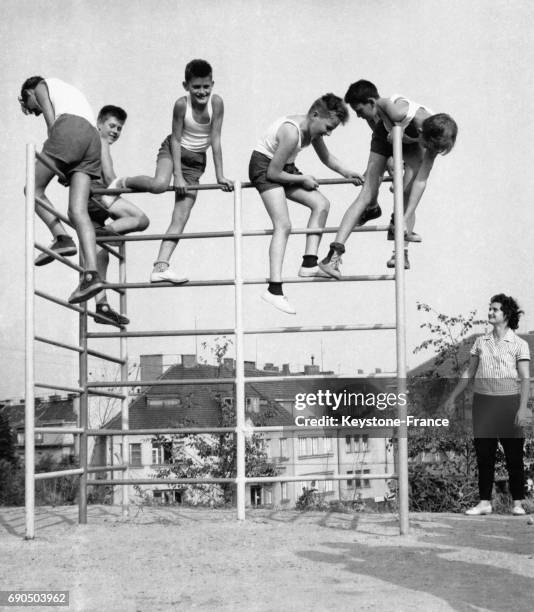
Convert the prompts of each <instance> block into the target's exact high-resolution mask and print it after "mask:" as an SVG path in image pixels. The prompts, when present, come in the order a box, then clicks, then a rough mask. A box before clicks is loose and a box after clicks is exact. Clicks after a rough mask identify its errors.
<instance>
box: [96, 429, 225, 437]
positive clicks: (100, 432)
mask: <svg viewBox="0 0 534 612" xmlns="http://www.w3.org/2000/svg"><path fill="white" fill-rule="evenodd" d="M235 432H236V428H235V427H167V428H164V429H161V428H160V429H126V430H125V429H89V430H87V435H89V436H156V435H158V434H165V435H170V434H185V435H189V434H210V433H216V434H222V433H235Z"/></svg>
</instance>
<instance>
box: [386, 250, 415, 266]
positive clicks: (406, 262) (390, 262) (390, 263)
mask: <svg viewBox="0 0 534 612" xmlns="http://www.w3.org/2000/svg"><path fill="white" fill-rule="evenodd" d="M386 266H387V267H388V268H394V267H395V253H393V255H392V256H391V257H390V258H389V259H388V261H387V263H386ZM404 269H405V270H409V269H410V260H409V259H408V253H407V252H406V251H405V252H404Z"/></svg>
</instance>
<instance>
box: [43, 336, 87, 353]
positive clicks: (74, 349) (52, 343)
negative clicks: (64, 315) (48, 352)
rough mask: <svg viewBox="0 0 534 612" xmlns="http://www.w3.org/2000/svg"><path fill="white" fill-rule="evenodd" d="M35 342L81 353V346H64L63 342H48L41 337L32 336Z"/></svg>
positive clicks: (48, 340) (47, 339)
mask: <svg viewBox="0 0 534 612" xmlns="http://www.w3.org/2000/svg"><path fill="white" fill-rule="evenodd" d="M34 339H35V341H36V342H43V343H44V344H51V345H52V346H59V347H60V348H64V349H67V350H69V351H74V352H76V353H83V348H82V347H81V346H74V345H72V344H65V343H64V342H58V341H57V340H50V339H49V338H43V337H42V336H34Z"/></svg>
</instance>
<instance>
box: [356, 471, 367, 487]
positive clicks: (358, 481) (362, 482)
mask: <svg viewBox="0 0 534 612" xmlns="http://www.w3.org/2000/svg"><path fill="white" fill-rule="evenodd" d="M370 473H371V470H358V471H357V472H356V474H370ZM356 486H357V487H358V489H369V488H370V487H371V481H370V480H367V479H366V480H364V479H363V478H358V479H356Z"/></svg>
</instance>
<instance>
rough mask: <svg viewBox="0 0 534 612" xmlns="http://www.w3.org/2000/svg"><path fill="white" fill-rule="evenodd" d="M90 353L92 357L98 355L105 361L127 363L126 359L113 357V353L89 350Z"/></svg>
mask: <svg viewBox="0 0 534 612" xmlns="http://www.w3.org/2000/svg"><path fill="white" fill-rule="evenodd" d="M87 354H88V355H91V357H98V359H104V360H105V361H111V362H113V363H119V364H121V365H122V364H124V363H126V359H120V358H119V357H113V356H112V355H106V353H101V352H100V351H93V350H88V351H87Z"/></svg>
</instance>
